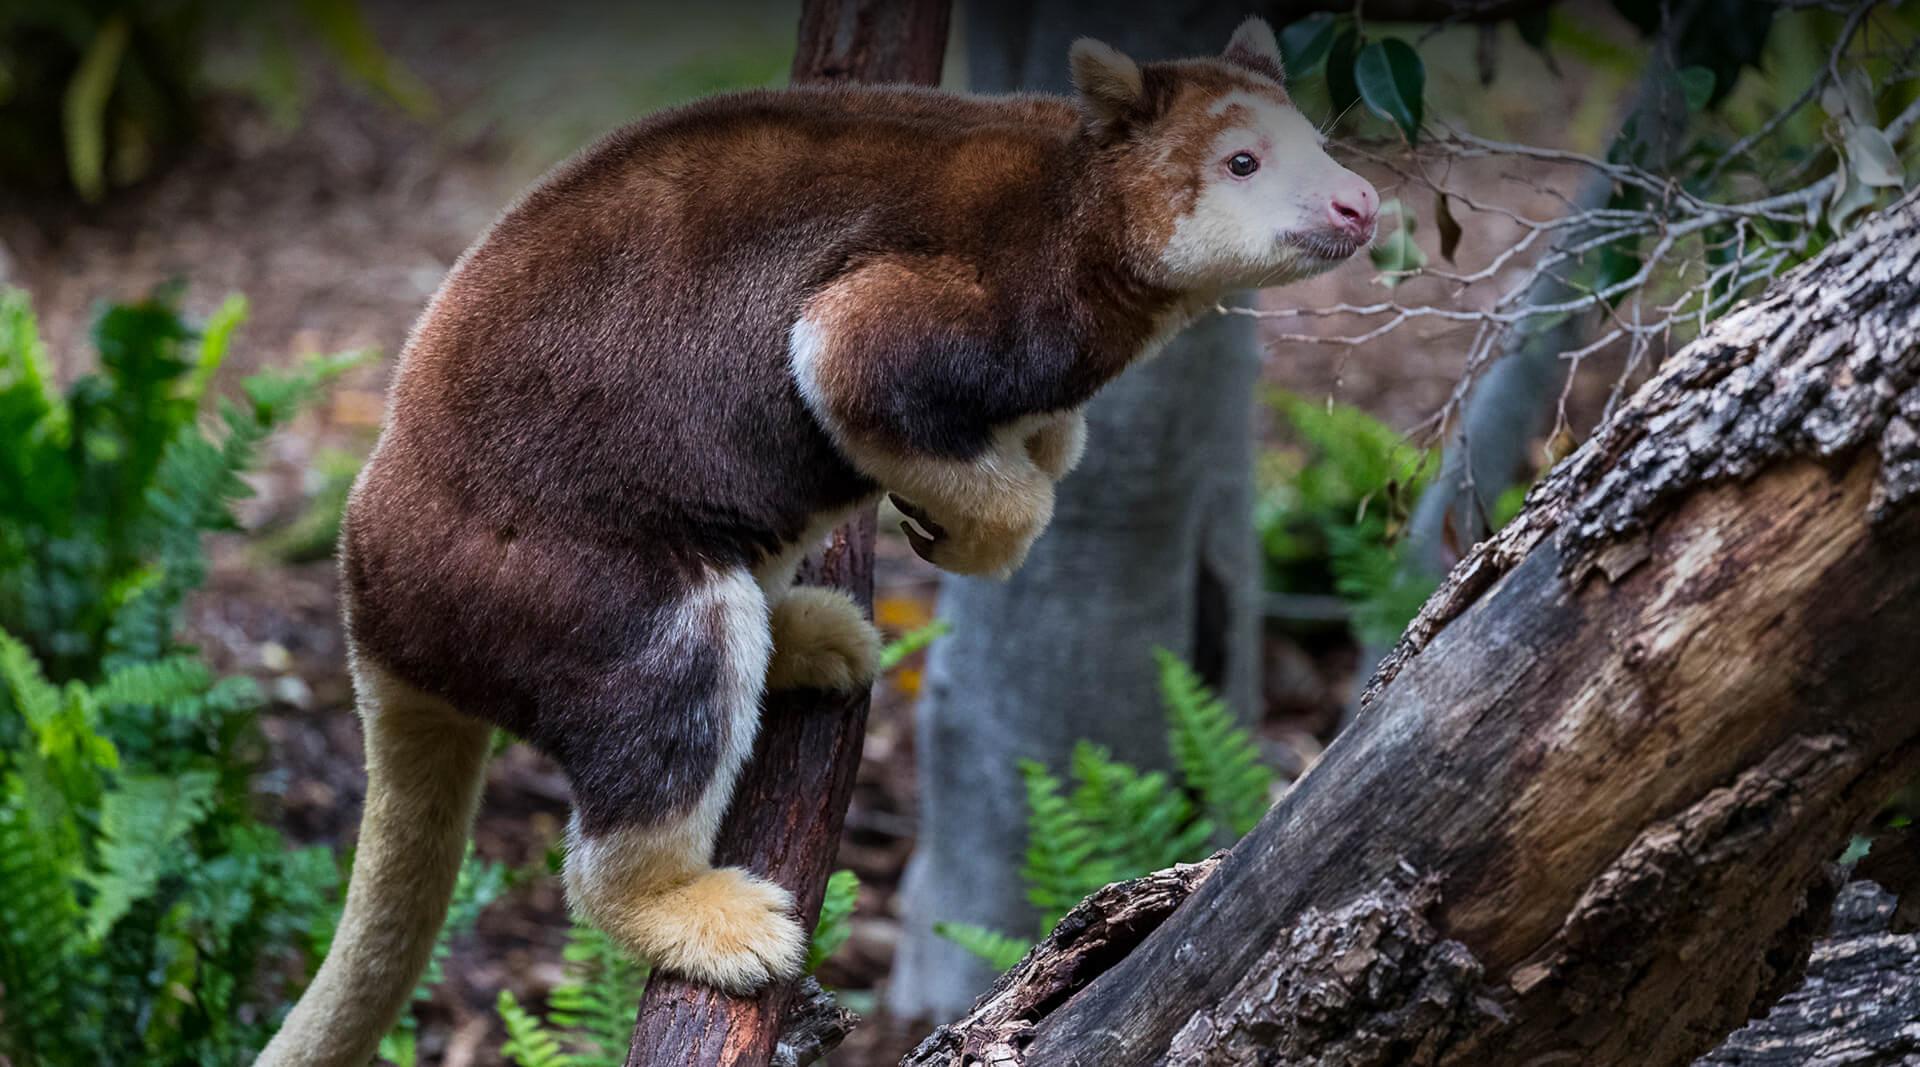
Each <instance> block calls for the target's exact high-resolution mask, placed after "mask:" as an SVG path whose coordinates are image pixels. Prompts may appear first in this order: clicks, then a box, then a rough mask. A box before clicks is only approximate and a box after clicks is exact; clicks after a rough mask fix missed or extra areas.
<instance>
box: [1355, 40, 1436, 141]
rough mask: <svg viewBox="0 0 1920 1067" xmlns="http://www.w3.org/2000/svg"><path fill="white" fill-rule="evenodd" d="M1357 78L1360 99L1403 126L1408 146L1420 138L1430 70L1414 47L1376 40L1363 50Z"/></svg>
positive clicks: (1374, 110) (1381, 114) (1358, 63)
mask: <svg viewBox="0 0 1920 1067" xmlns="http://www.w3.org/2000/svg"><path fill="white" fill-rule="evenodd" d="M1353 77H1354V83H1355V85H1356V86H1357V87H1358V89H1359V91H1360V98H1361V99H1362V100H1364V101H1366V104H1367V107H1368V108H1369V109H1370V110H1372V111H1373V113H1374V114H1376V115H1379V116H1380V117H1381V118H1384V119H1388V120H1390V121H1392V122H1393V123H1394V124H1395V125H1397V126H1399V127H1400V132H1401V133H1403V134H1405V135H1406V138H1407V143H1409V144H1412V143H1414V142H1416V141H1418V140H1419V139H1420V120H1421V117H1422V115H1423V114H1424V108H1425V104H1424V101H1423V99H1422V96H1423V94H1424V93H1425V91H1426V82H1427V68H1426V65H1425V64H1423V63H1422V62H1421V61H1420V53H1418V52H1416V51H1414V50H1413V46H1412V45H1410V44H1408V43H1407V42H1405V41H1402V40H1400V39H1398V38H1391V37H1390V38H1388V39H1386V40H1384V41H1375V42H1374V43H1372V44H1370V45H1368V46H1366V47H1365V48H1363V49H1361V50H1360V55H1359V57H1358V58H1357V59H1356V60H1355V61H1354V68H1353Z"/></svg>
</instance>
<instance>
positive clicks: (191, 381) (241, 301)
mask: <svg viewBox="0 0 1920 1067" xmlns="http://www.w3.org/2000/svg"><path fill="white" fill-rule="evenodd" d="M246 320H247V298H246V297H244V296H241V295H240V294H239V293H232V294H229V295H228V296H227V298H226V299H225V300H223V301H221V302H220V307H219V308H217V309H216V310H215V311H214V313H213V317H212V318H209V319H208V320H207V324H206V326H204V327H202V328H201V330H200V354H199V358H198V359H196V360H195V361H194V364H193V374H192V375H191V376H190V377H188V379H187V382H186V385H185V386H184V387H183V388H182V389H181V394H180V395H181V399H183V400H185V401H186V402H187V403H189V404H192V405H194V406H195V407H198V406H199V405H200V398H201V397H202V396H204V395H206V392H207V386H209V385H211V384H213V376H214V374H215V373H217V372H218V371H219V370H220V365H221V364H222V363H225V362H226V361H227V350H228V348H229V347H231V345H232V343H233V332H234V331H235V330H237V329H239V328H240V324H241V323H243V322H245V321H246Z"/></svg>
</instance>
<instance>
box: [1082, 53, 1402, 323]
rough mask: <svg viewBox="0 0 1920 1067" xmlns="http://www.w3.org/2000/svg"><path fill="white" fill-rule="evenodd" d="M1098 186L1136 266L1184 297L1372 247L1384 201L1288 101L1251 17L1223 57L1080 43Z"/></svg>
mask: <svg viewBox="0 0 1920 1067" xmlns="http://www.w3.org/2000/svg"><path fill="white" fill-rule="evenodd" d="M1070 58H1071V61H1072V65H1073V82H1074V86H1075V87H1076V88H1077V89H1078V90H1079V96H1080V108H1081V112H1082V116H1083V117H1082V121H1081V131H1080V132H1081V136H1082V137H1084V138H1087V139H1089V140H1090V141H1091V142H1092V143H1093V144H1094V145H1095V146H1096V148H1095V151H1094V153H1093V156H1092V158H1093V159H1094V160H1095V163H1094V167H1095V168H1096V170H1097V171H1098V172H1099V173H1098V174H1097V178H1098V181H1097V184H1096V186H1095V188H1097V189H1099V190H1100V195H1101V196H1102V197H1103V198H1105V199H1107V200H1108V201H1109V203H1110V204H1111V205H1112V206H1113V207H1114V208H1115V209H1116V210H1117V211H1118V213H1119V214H1120V216H1121V218H1122V220H1123V221H1122V222H1121V227H1122V229H1123V231H1124V238H1123V239H1124V244H1125V247H1126V249H1127V255H1128V257H1129V258H1130V259H1131V260H1132V262H1133V265H1134V266H1135V268H1136V269H1138V270H1140V271H1141V272H1143V273H1145V274H1146V275H1147V276H1148V277H1150V278H1153V279H1154V280H1155V281H1156V282H1159V283H1161V284H1165V285H1168V286H1171V287H1173V288H1177V289H1184V290H1196V291H1208V290H1227V289H1238V288H1252V287H1259V286H1267V285H1281V284H1284V283H1287V282H1291V281H1297V280H1299V279H1301V278H1306V277H1310V276H1312V275H1315V274H1318V273H1320V272H1321V271H1324V270H1327V269H1328V268H1330V267H1333V266H1335V265H1337V264H1339V263H1340V262H1341V261H1342V260H1345V259H1346V258H1348V257H1349V256H1351V255H1353V254H1354V253H1355V252H1356V251H1358V250H1360V249H1361V248H1363V247H1365V246H1366V245H1367V244H1368V243H1369V242H1370V241H1372V240H1373V226H1374V215H1375V213H1376V212H1377V211H1378V209H1379V206H1380V197H1379V194H1378V193H1376V192H1375V191H1374V188H1373V186H1372V185H1371V184H1369V183H1368V182H1367V180H1366V179H1365V178H1362V177H1360V176H1359V175H1358V174H1355V173H1353V172H1352V171H1350V170H1348V169H1346V168H1345V167H1342V166H1341V165H1339V164H1338V163H1335V162H1334V161H1333V160H1332V159H1330V158H1328V156H1327V153H1326V149H1325V148H1324V147H1323V145H1324V143H1325V138H1323V137H1322V136H1321V135H1320V131H1319V130H1318V129H1316V128H1315V127H1314V125H1313V123H1311V122H1308V121H1307V119H1306V117H1305V116H1303V115H1302V114H1300V111H1299V109H1298V108H1296V107H1294V106H1293V101H1292V100H1291V99H1290V98H1289V97H1288V96H1287V90H1286V76H1285V74H1284V71H1283V69H1282V66H1281V60H1280V48H1279V45H1278V43H1277V42H1276V41H1275V40H1274V36H1273V30H1272V28H1271V27H1269V26H1268V25H1267V24H1266V23H1265V22H1264V21H1262V20H1260V19H1258V18H1250V19H1248V20H1247V21H1245V22H1243V23H1241V24H1240V28H1239V29H1238V30H1235V31H1234V34H1233V38H1232V40H1230V41H1229V42H1228V43H1227V48H1226V51H1225V52H1224V53H1222V54H1221V55H1220V56H1219V57H1218V58H1207V59H1185V60H1178V61H1173V62H1164V63H1136V62H1134V61H1133V60H1132V59H1129V58H1127V57H1126V56H1124V55H1122V54H1120V53H1119V52H1118V51H1116V50H1114V49H1113V48H1112V47H1110V46H1108V45H1106V44H1103V43H1101V42H1099V41H1095V40H1091V39H1088V38H1082V39H1081V40H1079V41H1076V42H1075V43H1074V46H1073V50H1072V52H1071V54H1070Z"/></svg>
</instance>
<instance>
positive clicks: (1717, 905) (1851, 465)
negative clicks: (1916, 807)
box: [909, 196, 1920, 1067]
mask: <svg viewBox="0 0 1920 1067" xmlns="http://www.w3.org/2000/svg"><path fill="white" fill-rule="evenodd" d="M1916 494H1920V197H1911V196H1910V197H1908V198H1907V199H1906V200H1904V201H1902V202H1901V203H1900V204H1899V205H1897V206H1895V207H1894V208H1892V209H1889V210H1888V211H1886V212H1884V213H1882V214H1881V215H1879V216H1877V217H1875V218H1874V219H1872V220H1871V221H1870V222H1868V223H1867V224H1865V225H1863V226H1862V227H1861V228H1860V229H1859V230H1857V231H1855V232H1854V233H1853V234H1851V235H1849V236H1848V237H1847V238H1846V239H1844V240H1842V241H1840V242H1837V243H1836V244H1835V245H1834V246H1833V247H1831V248H1829V249H1828V250H1827V251H1826V252H1825V253H1823V254H1822V255H1821V256H1820V257H1818V258H1817V259H1816V260H1815V261H1814V262H1813V263H1811V264H1809V265H1807V266H1806V267H1804V268H1802V269H1800V270H1798V271H1796V272H1794V273H1793V274H1792V275H1790V276H1788V277H1787V278H1785V279H1783V280H1782V281H1781V282H1780V283H1778V284H1776V285H1775V286H1774V287H1773V288H1772V289H1770V290H1769V292H1768V294H1767V295H1766V296H1764V297H1763V298H1761V299H1759V300H1758V301H1755V302H1753V303H1751V304H1748V305H1746V306H1743V307H1742V308H1740V309H1737V310H1735V311H1734V312H1732V313H1730V314H1728V315H1727V316H1725V317H1723V318H1722V319H1721V320H1720V321H1719V322H1717V323H1715V324H1714V325H1713V326H1712V327H1711V328H1710V329H1709V330H1708V331H1707V333H1706V334H1705V335H1703V336H1702V338H1701V339H1699V340H1698V341H1696V342H1695V343H1694V344H1692V345H1690V346H1688V347H1687V348H1686V349H1684V350H1683V351H1682V352H1680V353H1678V354H1676V355H1675V356H1674V357H1673V358H1672V359H1671V360H1670V362H1669V364H1668V366H1667V367H1666V368H1665V369H1664V370H1663V371H1662V372H1661V373H1660V375H1659V376H1658V377H1656V379H1655V380H1654V381H1652V382H1651V383H1649V384H1648V385H1647V386H1646V387H1645V388H1644V389H1642V390H1641V392H1640V393H1639V394H1638V395H1637V396H1636V397H1635V398H1634V399H1633V401H1631V402H1630V403H1629V404H1628V405H1627V406H1626V407H1625V408H1624V409H1623V410H1622V411H1621V412H1620V413H1619V414H1618V415H1617V416H1616V417H1615V418H1614V419H1612V420H1611V421H1610V422H1609V423H1608V424H1607V425H1606V426H1604V427H1603V428H1602V429H1601V430H1600V432H1598V433H1597V434H1596V435H1595V437H1594V439H1593V440H1591V441H1589V442H1588V443H1587V444H1586V445H1585V446H1584V447H1583V448H1582V449H1581V450H1580V451H1579V452H1577V453H1575V455H1574V456H1573V457H1571V458H1570V459H1569V460H1568V461H1567V462H1566V463H1564V464H1563V465H1561V466H1560V467H1559V468H1557V469H1556V470H1555V471H1554V472H1553V473H1552V474H1551V475H1550V476H1549V477H1548V478H1547V479H1545V480H1544V481H1543V483H1542V485H1541V486H1540V487H1539V488H1538V489H1536V490H1535V492H1534V493H1533V494H1532V496H1531V497H1530V498H1529V503H1528V506H1527V509H1526V510H1525V512H1524V513H1523V514H1522V515H1521V517H1520V518H1518V519H1516V520H1515V521H1514V522H1513V523H1511V524H1510V525H1509V526H1508V527H1507V528H1506V529H1505V530H1503V531H1502V532H1501V534H1499V535H1498V536H1497V537H1495V538H1494V539H1493V540H1491V541H1489V542H1488V543H1486V544H1484V545H1482V546H1481V547H1480V548H1478V549H1476V550H1475V551H1474V552H1473V553H1472V554H1471V555H1470V556H1469V558H1468V559H1466V560H1465V561H1463V562H1462V563H1461V565H1460V566H1459V567H1458V568H1456V569H1455V571H1454V572H1453V574H1452V575H1451V576H1450V578H1449V580H1448V582H1447V583H1446V585H1445V586H1443V587H1442V589H1441V590H1440V592H1439V593H1437V594H1436V595H1435V597H1434V599H1433V600H1432V601H1430V602H1429V604H1428V606H1427V608H1426V610H1425V611H1424V612H1423V613H1422V615H1421V617H1420V619H1419V620H1417V621H1416V622H1415V624H1414V625H1413V627H1412V628H1411V629H1410V630H1409V632H1408V635H1407V637H1406V638H1405V639H1404V640H1403V642H1402V644H1401V646H1400V648H1399V649H1397V650H1396V652H1395V653H1394V654H1393V656H1391V657H1389V659H1388V660H1387V662H1386V663H1385V664H1384V665H1383V667H1382V669H1381V672H1380V675H1379V677H1378V678H1377V679H1376V683H1375V686H1374V689H1373V692H1372V696H1371V698H1370V700H1369V704H1368V707H1367V708H1366V710H1365V711H1364V712H1363V714H1362V716H1361V718H1360V719H1359V721H1358V722H1357V723H1356V724H1355V725H1354V726H1353V728H1352V729H1350V730H1349V731H1348V732H1347V733H1346V734H1344V735H1343V736H1342V737H1341V738H1340V739H1339V741H1337V742H1336V743H1335V744H1334V746H1333V747H1332V748H1330V749H1329V750H1328V752H1327V755H1326V756H1325V757H1324V758H1323V759H1322V760H1321V762H1320V763H1319V764H1318V765H1317V766H1316V767H1315V768H1314V769H1313V771H1312V772H1311V773H1309V774H1308V775H1307V776H1306V777H1305V778H1304V779H1302V780H1301V782H1300V783H1299V784H1297V785H1296V786H1295V787H1294V789H1293V790H1292V791H1291V792H1290V793H1289V794H1288V796H1287V797H1285V798H1284V799H1283V800H1282V801H1281V802H1280V803H1279V804H1278V805H1276V806H1275V808H1274V809H1273V810H1272V811H1271V812H1270V813H1269V814H1268V816H1267V817H1266V818H1265V819H1264V820H1263V821H1262V822H1261V824H1260V825H1259V826H1258V827H1256V828H1255V829H1254V831H1253V832H1252V833H1251V834H1249V835H1248V837H1247V838H1246V839H1245V840H1243V841H1242V842H1241V843H1240V844H1239V845H1238V846H1236V847H1235V849H1234V851H1233V852H1232V853H1231V854H1230V855H1229V856H1227V857H1226V859H1224V860H1223V861H1222V862H1221V864H1220V865H1219V867H1218V869H1217V870H1216V871H1215V872H1214V873H1213V874H1212V875H1211V876H1210V877H1209V878H1208V879H1207V880H1206V881H1205V882H1204V883H1203V884H1202V885H1201V886H1200V887H1199V888H1198V890H1196V891H1195V892H1194V894H1193V896H1192V897H1191V898H1190V899H1189V900H1188V901H1187V902H1186V903H1185V904H1183V905H1181V906H1180V907H1179V909H1178V910H1176V911H1175V912H1174V914H1173V915H1172V916H1171V917H1170V918H1169V919H1168V920H1167V921H1166V922H1165V923H1164V924H1163V925H1162V926H1161V927H1160V928H1159V929H1157V930H1155V931H1154V932H1153V933H1152V934H1150V935H1149V936H1148V937H1147V938H1146V940H1144V941H1143V942H1142V943H1141V944H1140V945H1139V947H1138V948H1136V949H1135V950H1134V951H1133V952H1131V953H1129V954H1128V955H1127V956H1126V957H1125V958H1124V959H1122V960H1120V961H1119V962H1118V963H1117V964H1115V965H1114V966H1112V967H1111V968H1110V969H1109V970H1107V971H1106V972H1105V973H1104V974H1102V975H1101V976H1099V977H1098V978H1096V979H1095V980H1094V981H1092V982H1091V983H1090V984H1089V985H1088V986H1087V987H1086V988H1084V989H1082V990H1080V991H1079V992H1078V993H1076V994H1074V995H1073V996H1071V997H1069V998H1068V999H1067V1000H1066V1001H1065V1002H1064V1003H1062V1004H1060V1005H1058V1006H1057V1007H1055V1008H1053V1010H1051V1011H1049V1012H1048V1013H1047V1014H1046V1015H1045V1016H1044V1017H1043V1018H1041V1019H1039V1020H1037V1021H1036V1023H1035V1024H1034V1029H1033V1031H1032V1033H1031V1036H1030V1039H1029V1040H1028V1041H1027V1042H1026V1043H1025V1046H1024V1047H1023V1048H1021V1049H1018V1050H1016V1052H1015V1054H1014V1055H1013V1056H1012V1057H1010V1058H1006V1059H1004V1060H1003V1061H1002V1062H1004V1063H1008V1064H1014V1063H1020V1062H1025V1063H1029V1064H1035V1065H1039V1064H1044V1065H1046V1067H1075V1065H1090V1064H1096V1063H1097V1064H1101V1065H1113V1067H1124V1065H1127V1064H1136V1063H1140V1064H1144V1063H1170V1064H1200V1063H1206V1064H1232V1065H1237V1064H1262V1065H1289V1067H1291V1065H1300V1067H1305V1065H1308V1064H1314V1065H1321V1067H1349V1065H1352V1067H1358V1065H1385V1064H1416V1065H1466V1064H1472V1065H1474V1067H1508V1065H1512V1067H1520V1065H1530V1067H1543V1065H1548V1064H1581V1065H1585V1067H1614V1065H1621V1067H1625V1065H1628V1064H1631V1065H1634V1067H1668V1065H1671V1067H1681V1065H1685V1064H1689V1063H1692V1062H1693V1061H1694V1060H1695V1059H1696V1058H1697V1057H1699V1056H1701V1055H1703V1054H1705V1053H1706V1052H1708V1051H1709V1050H1710V1049H1711V1048H1713V1047H1714V1046H1715V1045H1716V1044H1718V1043H1719V1041H1720V1040H1721V1039H1722V1037H1724V1035H1726V1034H1727V1033H1729V1032H1730V1031H1732V1030H1733V1029H1734V1028H1736V1027H1738V1026H1740V1025H1742V1024H1743V1023H1745V1022H1746V1020H1747V1019H1748V1018H1750V1017H1751V1016H1753V1015H1755V1014H1757V1013H1761V1012H1764V1011H1765V1010H1766V1009H1767V1007H1768V1006H1769V1005H1771V1004H1772V1003H1773V1002H1774V1001H1775V1000H1777V999H1778V998H1779V997H1781V996H1782V995H1783V994H1784V993H1786V992H1787V991H1788V990H1790V989H1792V988H1793V987H1794V986H1795V985H1796V984H1797V983H1798V982H1799V980H1800V978H1801V976H1802V974H1803V968H1804V966H1805V963H1806V960H1807V958H1808V952H1809V949H1810V947H1811V945H1812V944H1813V942H1814V940H1815V938H1816V937H1817V935H1818V934H1819V932H1820V929H1821V927H1822V925H1823V922H1824V916H1825V915H1826V914H1827V913H1828V911H1829V908H1830V906H1831V903H1832V899H1833V892H1834V888H1835V875H1834V870H1835V869H1834V867H1833V865H1832V864H1831V863H1830V860H1831V859H1832V857H1833V856H1834V855H1836V854H1837V853H1838V851H1839V849H1840V847H1841V846H1842V845H1843V844H1844V843H1845V841H1846V840H1847V837H1848V835H1849V834H1850V833H1851V832H1852V831H1853V830H1854V829H1855V828H1856V827H1857V826H1859V825H1860V823H1861V822H1862V821H1863V820H1864V819H1865V818H1866V817H1867V816H1868V815H1869V814H1871V813H1872V811H1873V810H1875V808H1876V807H1878V805H1880V804H1881V803H1882V802H1884V800H1885V799H1886V798H1887V797H1888V796H1890V795H1891V794H1892V793H1893V791H1894V789H1895V788H1896V787H1897V786H1898V785H1899V784H1901V783H1902V782H1904V781H1906V780H1908V779H1909V778H1910V777H1912V775H1913V774H1914V773H1915V771H1916V769H1920V696H1916V694H1915V693H1914V691H1913V686H1912V682H1911V674H1912V670H1911V657H1912V653H1913V636H1912V635H1913V633H1914V630H1915V627H1916V626H1920V507H1915V506H1913V502H1912V498H1913V497H1914V496H1915V495H1916ZM1816 962H1820V963H1824V962H1831V961H1828V960H1825V959H1824V958H1822V959H1821V960H1816ZM909 1062H917V1063H957V1062H958V1060H957V1059H954V1058H951V1057H949V1058H940V1057H938V1056H935V1057H932V1058H923V1059H920V1060H910V1061H909ZM1836 1062H1847V1061H1845V1060H1841V1061H1836ZM1870 1062H1899V1061H1898V1060H1897V1059H1895V1060H1885V1059H1879V1060H1872V1061H1870Z"/></svg>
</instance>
